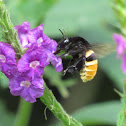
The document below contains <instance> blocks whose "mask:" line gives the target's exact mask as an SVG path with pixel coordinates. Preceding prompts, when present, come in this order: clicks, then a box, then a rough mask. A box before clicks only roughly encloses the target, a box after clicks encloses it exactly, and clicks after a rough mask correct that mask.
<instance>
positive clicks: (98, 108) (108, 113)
mask: <svg viewBox="0 0 126 126" xmlns="http://www.w3.org/2000/svg"><path fill="white" fill-rule="evenodd" d="M120 110H121V103H120V102H119V101H111V102H103V103H98V104H94V105H90V106H87V107H84V108H82V109H80V110H78V111H77V112H75V113H74V114H73V116H74V117H75V118H76V119H78V120H79V121H81V122H82V123H83V124H88V125H89V124H90V125H91V124H93V125H96V124H109V125H116V121H117V116H118V113H119V112H120Z"/></svg>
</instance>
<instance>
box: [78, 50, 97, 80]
mask: <svg viewBox="0 0 126 126" xmlns="http://www.w3.org/2000/svg"><path fill="white" fill-rule="evenodd" d="M94 56H95V53H94V51H93V50H89V51H87V52H86V61H85V64H84V66H83V68H82V69H81V70H80V76H81V79H82V81H83V82H87V81H90V80H92V79H93V78H94V76H95V75H96V73H97V67H98V60H97V59H96V57H95V58H94ZM89 59H90V60H89Z"/></svg>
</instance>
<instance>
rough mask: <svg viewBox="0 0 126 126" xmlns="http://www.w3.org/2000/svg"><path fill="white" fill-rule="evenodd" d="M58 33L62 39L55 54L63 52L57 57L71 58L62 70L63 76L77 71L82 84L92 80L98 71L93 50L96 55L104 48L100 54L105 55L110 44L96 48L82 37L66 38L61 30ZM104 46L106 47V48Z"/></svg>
mask: <svg viewBox="0 0 126 126" xmlns="http://www.w3.org/2000/svg"><path fill="white" fill-rule="evenodd" d="M59 30H60V29H59ZM60 32H61V33H62V35H63V38H62V39H61V40H60V41H59V43H58V46H57V50H56V52H55V54H58V53H59V52H61V51H65V53H64V54H61V55H59V56H60V57H66V56H68V55H71V56H72V60H71V61H70V63H69V65H68V67H67V69H66V70H64V75H65V74H66V72H70V73H72V72H74V71H78V72H80V78H81V79H82V81H83V82H87V81H90V80H92V79H93V78H94V77H95V75H96V73H97V69H98V59H97V55H96V52H95V50H97V53H98V54H100V53H99V50H100V49H101V47H105V48H103V50H102V52H106V54H107V52H108V51H107V50H110V49H111V47H110V44H106V45H98V46H97V45H91V44H90V43H89V42H88V41H87V40H85V39H84V38H82V37H79V36H76V37H66V36H65V34H64V33H63V32H62V31H61V30H60ZM106 46H108V47H107V48H106ZM112 46H113V45H112ZM109 47H110V48H109ZM113 47H114V46H113ZM96 48H98V49H96ZM106 49H107V50H106ZM114 49H115V48H114ZM112 50H113V49H111V51H112ZM100 56H102V55H100Z"/></svg>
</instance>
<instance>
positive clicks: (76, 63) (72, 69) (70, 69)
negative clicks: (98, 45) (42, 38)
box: [64, 57, 85, 75]
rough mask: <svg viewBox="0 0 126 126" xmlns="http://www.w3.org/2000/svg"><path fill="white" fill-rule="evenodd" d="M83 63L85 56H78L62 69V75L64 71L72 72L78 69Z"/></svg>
mask: <svg viewBox="0 0 126 126" xmlns="http://www.w3.org/2000/svg"><path fill="white" fill-rule="evenodd" d="M84 63H85V57H80V58H79V59H78V60H77V61H76V62H75V63H74V64H73V65H71V66H68V68H67V69H66V70H64V75H65V74H66V72H70V73H73V72H74V71H76V70H77V71H80V70H81V69H82V67H83V65H84Z"/></svg>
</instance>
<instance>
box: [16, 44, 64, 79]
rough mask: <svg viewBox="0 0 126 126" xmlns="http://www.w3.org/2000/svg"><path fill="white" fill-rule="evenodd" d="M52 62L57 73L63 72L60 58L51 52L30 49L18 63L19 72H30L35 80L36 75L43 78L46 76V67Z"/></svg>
mask: <svg viewBox="0 0 126 126" xmlns="http://www.w3.org/2000/svg"><path fill="white" fill-rule="evenodd" d="M50 62H51V63H52V64H53V66H54V67H55V68H56V71H57V72H60V71H62V69H63V67H62V60H61V58H59V57H56V56H54V54H53V53H51V52H50V51H48V50H46V49H43V48H40V47H36V46H34V47H33V48H30V49H28V50H27V51H26V53H25V54H24V55H23V56H22V57H21V59H20V60H19V61H18V65H17V67H18V70H19V71H20V72H29V74H30V75H31V76H32V77H33V78H34V75H38V76H41V75H43V74H44V68H45V66H47V65H49V64H50Z"/></svg>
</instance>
